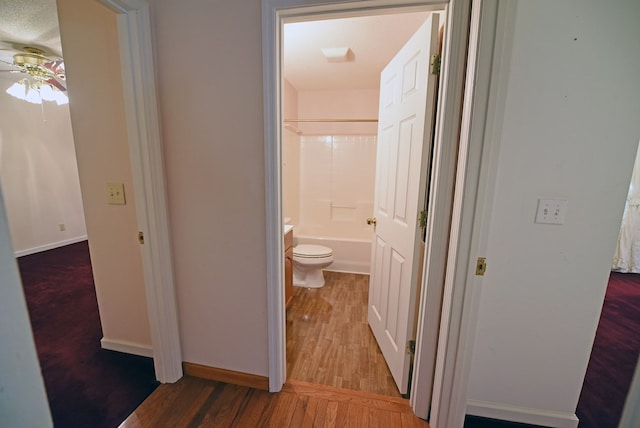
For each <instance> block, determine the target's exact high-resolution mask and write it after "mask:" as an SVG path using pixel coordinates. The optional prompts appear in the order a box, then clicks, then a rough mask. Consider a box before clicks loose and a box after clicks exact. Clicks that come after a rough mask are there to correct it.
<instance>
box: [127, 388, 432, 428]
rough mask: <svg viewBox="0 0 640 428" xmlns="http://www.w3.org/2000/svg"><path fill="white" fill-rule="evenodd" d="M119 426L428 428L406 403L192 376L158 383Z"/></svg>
mask: <svg viewBox="0 0 640 428" xmlns="http://www.w3.org/2000/svg"><path fill="white" fill-rule="evenodd" d="M120 427H121V428H151V427H153V428H157V427H172V428H174V427H180V428H182V427H189V428H197V427H203V428H204V427H207V428H209V427H225V428H226V427H240V428H243V427H248V428H254V427H278V428H286V427H291V428H305V427H339V428H342V427H363V428H365V427H367V428H369V427H371V428H373V427H381V428H383V427H394V428H414V427H415V428H418V427H421V428H429V425H428V424H427V423H426V422H425V421H423V420H422V419H419V418H417V417H416V416H414V415H413V413H412V412H411V408H410V407H409V403H408V402H407V400H404V399H401V398H393V397H386V396H380V395H375V394H369V393H363V392H357V391H348V390H345V389H340V388H335V387H330V386H322V385H314V384H308V383H305V382H298V381H289V382H287V384H285V385H284V387H283V389H282V391H281V392H279V393H269V392H266V391H261V390H257V389H252V388H247V387H243V386H237V385H231V384H226V383H221V382H215V381H211V380H205V379H199V378H194V377H188V376H187V377H184V378H182V379H180V381H178V382H177V383H174V384H164V385H160V386H159V387H158V389H156V390H155V391H154V392H153V394H151V396H150V397H149V398H147V400H146V401H145V402H144V403H142V405H141V406H140V407H138V409H136V411H135V412H134V413H133V414H131V416H129V417H128V418H127V420H125V421H124V422H123V423H122V424H121V425H120Z"/></svg>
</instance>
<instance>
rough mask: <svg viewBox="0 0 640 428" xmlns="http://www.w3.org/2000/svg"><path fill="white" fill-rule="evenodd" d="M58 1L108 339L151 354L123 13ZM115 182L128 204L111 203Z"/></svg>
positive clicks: (107, 342)
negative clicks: (126, 95) (109, 188)
mask: <svg viewBox="0 0 640 428" xmlns="http://www.w3.org/2000/svg"><path fill="white" fill-rule="evenodd" d="M57 6H58V18H59V21H60V35H61V40H62V47H63V50H64V55H65V65H66V71H67V78H68V79H67V85H68V92H69V100H70V101H69V109H70V112H71V119H72V128H73V136H74V140H75V146H76V154H77V158H78V172H79V176H80V187H81V189H82V197H83V201H84V210H85V218H86V223H87V233H88V236H89V250H90V253H91V265H92V268H93V276H94V280H95V286H96V295H97V298H98V308H99V310H100V321H101V323H102V332H103V335H104V337H103V346H104V347H109V348H116V349H118V347H122V346H124V347H125V348H126V349H131V350H132V351H135V352H136V353H140V354H143V355H145V354H150V352H151V335H150V331H149V320H148V315H147V303H146V297H145V291H144V278H143V273H142V263H141V259H140V249H139V244H138V240H137V234H138V228H137V226H136V223H137V222H136V210H135V203H134V195H133V185H132V176H131V166H130V160H129V147H128V143H127V130H126V122H125V116H124V99H123V92H122V80H121V72H120V54H119V48H118V35H117V34H118V33H117V23H116V16H115V15H114V14H113V13H112V12H111V11H109V10H108V9H106V8H105V7H104V6H102V5H101V4H99V3H98V2H97V1H83V0H58V1H57ZM111 182H115V183H124V187H125V196H126V200H127V204H126V205H108V204H107V200H106V185H107V183H111ZM147 239H153V237H147Z"/></svg>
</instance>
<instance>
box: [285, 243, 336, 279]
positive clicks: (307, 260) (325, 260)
mask: <svg viewBox="0 0 640 428" xmlns="http://www.w3.org/2000/svg"><path fill="white" fill-rule="evenodd" d="M331 263H333V251H332V250H331V248H329V247H323V246H322V245H310V244H300V245H296V246H295V247H293V285H294V286H296V287H308V288H320V287H322V286H323V285H324V275H323V274H322V269H324V268H326V267H327V266H329V265H330V264H331Z"/></svg>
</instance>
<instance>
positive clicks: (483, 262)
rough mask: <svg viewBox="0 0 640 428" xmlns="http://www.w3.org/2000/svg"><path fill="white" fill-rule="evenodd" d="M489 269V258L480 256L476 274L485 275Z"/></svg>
mask: <svg viewBox="0 0 640 428" xmlns="http://www.w3.org/2000/svg"><path fill="white" fill-rule="evenodd" d="M486 271H487V259H485V258H484V257H478V261H477V262H476V275H477V276H483V275H484V273H485V272H486Z"/></svg>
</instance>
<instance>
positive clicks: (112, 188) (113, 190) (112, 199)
mask: <svg viewBox="0 0 640 428" xmlns="http://www.w3.org/2000/svg"><path fill="white" fill-rule="evenodd" d="M107 203H108V204H111V205H125V204H126V203H127V202H126V200H125V199H124V184H123V183H107Z"/></svg>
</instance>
